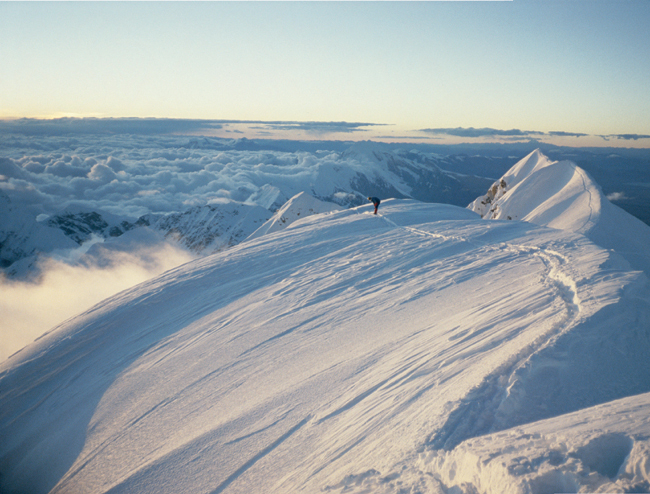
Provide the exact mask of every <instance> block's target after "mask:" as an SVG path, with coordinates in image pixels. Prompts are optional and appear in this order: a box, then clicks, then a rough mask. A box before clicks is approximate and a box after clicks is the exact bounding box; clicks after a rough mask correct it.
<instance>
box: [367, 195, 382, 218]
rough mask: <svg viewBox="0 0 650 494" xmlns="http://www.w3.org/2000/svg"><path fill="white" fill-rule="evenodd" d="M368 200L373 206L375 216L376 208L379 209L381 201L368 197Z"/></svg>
mask: <svg viewBox="0 0 650 494" xmlns="http://www.w3.org/2000/svg"><path fill="white" fill-rule="evenodd" d="M368 200H369V201H370V202H371V203H373V204H374V205H375V214H377V208H378V207H379V204H380V203H381V201H380V200H379V198H377V197H369V198H368Z"/></svg>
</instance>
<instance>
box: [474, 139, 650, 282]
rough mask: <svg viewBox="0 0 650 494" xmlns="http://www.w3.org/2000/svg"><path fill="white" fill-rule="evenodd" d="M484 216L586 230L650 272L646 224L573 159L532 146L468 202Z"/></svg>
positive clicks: (635, 265) (633, 263)
mask: <svg viewBox="0 0 650 494" xmlns="http://www.w3.org/2000/svg"><path fill="white" fill-rule="evenodd" d="M469 208H470V209H471V210H472V211H475V212H477V213H479V214H480V215H481V216H482V217H483V218H485V219H515V220H516V219H520V220H524V221H530V222H531V223H535V224H538V225H544V226H549V227H551V228H560V229H562V230H568V231H572V232H576V233H581V234H583V235H586V236H587V237H588V238H589V239H590V240H592V241H593V242H595V243H596V244H598V245H600V246H602V247H605V248H606V249H615V250H616V251H617V252H618V253H619V254H622V255H623V256H624V257H625V258H626V259H627V260H628V261H629V262H630V264H631V266H632V267H633V268H634V269H641V270H644V271H645V272H646V274H648V275H650V249H648V246H649V245H650V228H648V226H647V225H646V224H645V223H643V222H642V221H641V220H639V219H637V218H635V217H634V216H632V215H630V214H628V213H626V212H625V211H623V210H622V209H621V208H619V207H618V206H616V205H614V204H612V203H611V202H610V201H609V200H608V199H607V198H606V197H605V196H604V194H603V193H602V190H601V188H600V186H599V185H598V184H596V182H594V181H593V180H592V179H591V177H590V176H589V175H588V174H587V172H585V171H584V170H583V169H582V168H580V167H578V166H576V165H575V164H574V163H572V162H571V161H552V160H550V159H549V158H547V157H546V156H544V155H543V154H542V153H541V152H540V151H539V150H535V151H533V152H532V153H530V154H529V155H528V156H526V157H525V158H523V159H522V160H521V161H519V162H518V163H517V164H515V165H514V166H513V167H512V168H511V169H510V170H508V172H507V173H506V174H505V175H503V177H501V179H499V180H497V181H496V182H495V183H494V184H493V185H492V187H490V189H489V190H488V193H487V194H486V195H485V196H482V197H479V198H477V199H476V200H475V201H474V202H472V203H471V204H470V205H469Z"/></svg>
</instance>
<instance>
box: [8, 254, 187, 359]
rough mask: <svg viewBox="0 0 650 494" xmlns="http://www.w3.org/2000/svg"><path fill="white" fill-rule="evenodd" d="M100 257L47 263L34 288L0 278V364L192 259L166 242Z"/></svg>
mask: <svg viewBox="0 0 650 494" xmlns="http://www.w3.org/2000/svg"><path fill="white" fill-rule="evenodd" d="M102 254H103V255H102V256H101V258H100V259H101V262H100V261H99V260H97V261H89V260H88V257H86V258H85V260H86V261H85V263H84V264H76V265H75V264H73V265H71V264H69V263H68V262H66V261H64V260H54V259H51V258H49V259H46V260H44V261H42V272H43V275H42V277H41V279H40V280H39V282H38V283H32V282H23V281H8V280H6V279H0V314H2V317H0V335H2V337H1V338H0V361H2V360H4V359H6V358H7V357H9V356H10V355H11V354H13V353H15V352H16V351H18V350H20V349H21V348H22V347H24V346H25V345H27V344H29V343H31V342H32V341H33V340H34V339H36V338H38V337H39V336H40V335H42V334H43V333H44V332H46V331H48V330H49V329H51V328H53V327H54V326H56V325H58V324H60V323H61V322H63V321H65V320H66V319H68V318H70V317H72V316H75V315H77V314H78V313H80V312H81V311H84V310H86V309H89V308H90V307H92V306H93V305H95V304H96V303H98V302H100V301H101V300H103V299H105V298H106V297H108V296H110V295H113V294H115V293H118V292H120V291H122V290H125V289H127V288H129V287H131V286H134V285H136V284H138V283H141V282H143V281H146V280H148V279H149V278H151V277H153V276H156V275H158V274H160V273H162V272H164V271H167V270H168V269H171V268H173V267H175V266H178V265H180V264H183V263H185V262H188V261H190V260H191V259H192V256H191V255H190V254H189V253H188V252H186V251H184V250H182V249H180V248H178V247H176V246H174V245H172V244H170V243H166V242H162V243H158V244H155V245H153V246H150V247H141V248H139V249H138V250H136V251H134V252H116V251H112V252H106V251H104V252H103V253H102Z"/></svg>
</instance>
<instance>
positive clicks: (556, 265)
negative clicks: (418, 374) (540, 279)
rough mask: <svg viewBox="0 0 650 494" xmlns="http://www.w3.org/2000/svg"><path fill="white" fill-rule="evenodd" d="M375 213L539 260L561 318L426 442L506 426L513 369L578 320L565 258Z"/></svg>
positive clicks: (448, 445) (445, 443)
mask: <svg viewBox="0 0 650 494" xmlns="http://www.w3.org/2000/svg"><path fill="white" fill-rule="evenodd" d="M379 216H380V217H382V218H383V219H384V220H385V221H386V222H387V223H389V224H390V225H391V226H393V227H396V228H401V229H403V230H405V231H407V232H410V233H413V234H416V235H420V236H428V237H432V238H434V239H442V240H444V241H452V242H468V243H472V244H474V245H475V246H477V247H480V248H484V249H487V250H503V251H506V252H511V253H513V254H515V255H524V256H533V257H535V258H537V259H540V260H541V261H542V263H543V264H544V265H545V267H546V275H545V276H546V279H547V282H548V283H549V284H550V285H551V286H552V287H553V288H554V290H555V291H556V293H557V297H558V298H559V299H560V300H561V301H562V302H563V303H564V305H565V310H566V315H565V317H564V318H563V319H562V320H560V321H558V322H557V323H556V324H555V325H554V326H553V327H551V328H550V329H549V331H548V332H546V333H545V334H542V335H540V336H539V337H538V338H537V339H536V340H535V341H534V342H533V343H531V344H529V345H528V346H526V347H525V348H523V349H522V350H521V351H520V352H518V353H517V354H516V355H513V357H512V358H511V359H510V360H509V361H508V362H506V363H504V364H503V365H502V366H500V367H499V368H497V369H496V370H495V371H494V372H493V373H492V374H490V375H488V376H486V377H485V379H484V380H483V382H482V383H481V384H480V385H478V386H477V387H476V388H475V389H473V390H472V391H471V392H470V393H469V394H468V395H467V396H466V397H465V398H464V399H463V400H462V401H461V402H460V403H459V405H458V408H456V410H454V411H453V412H452V413H451V414H450V416H449V419H448V420H447V422H446V423H445V425H444V426H443V427H442V428H441V429H440V430H439V431H437V432H435V433H434V434H432V436H431V438H430V439H429V440H428V441H427V443H428V445H429V446H430V447H432V448H435V449H445V450H452V449H454V448H455V447H456V446H457V445H458V444H460V443H461V442H463V441H465V440H467V439H470V438H472V437H476V436H480V435H484V434H486V433H490V432H495V431H499V430H502V429H504V428H508V427H510V426H511V425H510V424H508V423H507V422H506V423H499V422H504V420H503V419H501V420H500V419H499V408H500V406H501V405H502V403H503V402H504V400H505V398H506V397H507V396H509V394H510V390H511V389H512V388H513V386H514V384H515V382H516V380H517V378H516V374H517V371H518V370H519V369H521V368H522V367H524V366H525V365H526V364H527V363H528V362H529V361H530V358H531V357H532V356H533V355H534V354H536V353H538V352H540V351H541V350H543V349H544V348H546V347H548V346H550V345H552V344H553V342H554V341H555V340H557V338H558V337H559V336H560V335H561V334H562V333H564V332H567V331H569V329H570V328H571V327H572V325H573V324H574V323H575V321H576V320H578V317H579V314H580V311H581V302H580V298H579V296H578V289H577V285H576V281H575V280H574V279H573V278H572V277H571V274H570V273H569V272H568V271H567V270H566V264H567V262H568V258H567V257H566V256H564V255H563V254H561V253H560V252H557V251H555V250H552V249H544V248H540V247H536V246H530V245H521V244H514V243H498V244H496V245H492V244H489V243H487V242H482V241H476V240H472V239H470V238H467V237H464V236H459V235H442V234H440V233H432V232H428V231H425V230H421V229H418V228H414V227H408V226H399V225H397V224H396V223H395V222H393V221H391V220H390V219H388V218H387V217H384V216H383V215H381V214H379Z"/></svg>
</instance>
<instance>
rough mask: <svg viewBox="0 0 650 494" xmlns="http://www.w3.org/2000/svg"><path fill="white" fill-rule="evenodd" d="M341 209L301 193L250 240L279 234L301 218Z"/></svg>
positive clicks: (276, 213) (255, 232)
mask: <svg viewBox="0 0 650 494" xmlns="http://www.w3.org/2000/svg"><path fill="white" fill-rule="evenodd" d="M341 209H343V208H342V207H341V206H339V205H338V204H334V203H332V202H323V201H319V200H318V199H316V198H315V197H312V196H310V195H309V194H307V193H306V192H299V193H298V194H296V195H295V196H293V197H292V198H291V199H289V200H288V201H287V202H286V203H285V204H284V205H283V206H282V207H281V208H280V209H278V210H277V211H276V212H275V214H274V215H273V216H272V217H271V218H270V219H269V220H268V221H266V223H264V224H263V225H262V226H260V227H259V228H258V229H257V230H255V231H254V232H253V233H252V234H251V236H250V237H248V238H249V239H253V238H257V237H261V236H262V235H266V234H267V233H273V232H279V231H280V230H283V229H285V228H286V227H288V226H289V225H290V224H291V223H293V222H294V221H296V220H299V219H301V218H305V217H307V216H311V215H314V214H321V213H330V212H332V211H340V210H341Z"/></svg>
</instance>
